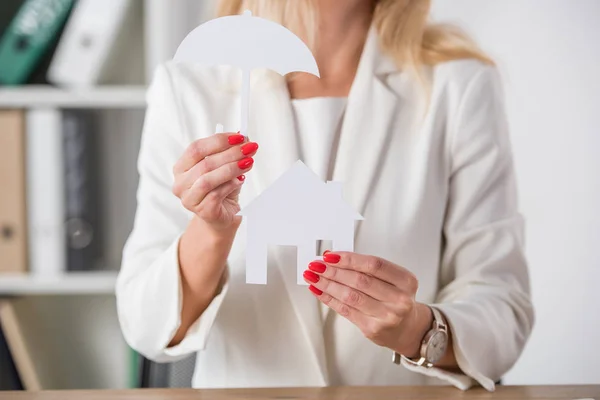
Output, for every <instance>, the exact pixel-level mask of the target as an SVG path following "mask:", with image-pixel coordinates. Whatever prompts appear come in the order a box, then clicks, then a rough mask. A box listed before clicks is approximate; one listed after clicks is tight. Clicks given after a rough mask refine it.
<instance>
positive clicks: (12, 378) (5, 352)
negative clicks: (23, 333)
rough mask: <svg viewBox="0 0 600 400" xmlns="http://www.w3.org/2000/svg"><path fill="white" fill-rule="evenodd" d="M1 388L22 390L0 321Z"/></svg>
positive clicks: (21, 383)
mask: <svg viewBox="0 0 600 400" xmlns="http://www.w3.org/2000/svg"><path fill="white" fill-rule="evenodd" d="M2 390H23V382H21V378H20V377H19V373H18V372H17V367H16V366H15V361H14V360H13V358H12V354H11V353H10V349H9V347H8V343H7V342H6V338H5V337H4V332H3V329H2V321H0V391H2Z"/></svg>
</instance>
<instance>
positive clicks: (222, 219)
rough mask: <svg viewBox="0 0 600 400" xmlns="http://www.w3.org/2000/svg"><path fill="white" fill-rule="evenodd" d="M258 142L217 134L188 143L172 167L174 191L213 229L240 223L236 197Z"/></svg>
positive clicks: (186, 206)
mask: <svg viewBox="0 0 600 400" xmlns="http://www.w3.org/2000/svg"><path fill="white" fill-rule="evenodd" d="M257 150H258V144H256V143H254V142H246V138H245V137H244V136H242V135H240V134H235V133H217V134H215V135H212V136H210V137H207V138H204V139H199V140H196V141H195V142H193V143H192V144H190V145H189V146H188V148H187V149H186V151H185V152H184V154H183V155H182V156H181V158H180V159H179V160H178V161H177V163H176V164H175V166H174V167H173V174H174V176H175V182H174V184H173V193H174V194H175V195H176V196H177V197H179V199H181V203H182V204H183V206H184V207H185V208H186V209H188V210H190V211H192V212H193V213H194V214H196V215H197V216H198V217H199V218H200V219H202V220H203V221H204V222H205V223H206V224H208V225H209V226H210V227H211V228H213V229H214V230H216V231H222V230H228V229H229V228H231V227H236V226H239V223H240V222H241V217H239V216H237V215H236V214H237V213H238V212H239V211H240V206H239V203H238V197H239V193H240V188H241V186H242V184H243V183H244V179H245V176H244V175H243V174H244V173H246V172H248V171H250V170H251V169H252V164H253V163H254V160H253V159H252V156H254V154H256V151H257Z"/></svg>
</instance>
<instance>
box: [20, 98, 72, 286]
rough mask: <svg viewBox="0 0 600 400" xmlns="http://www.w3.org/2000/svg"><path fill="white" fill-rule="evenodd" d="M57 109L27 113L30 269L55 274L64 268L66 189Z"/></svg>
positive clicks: (34, 110) (59, 118)
mask: <svg viewBox="0 0 600 400" xmlns="http://www.w3.org/2000/svg"><path fill="white" fill-rule="evenodd" d="M61 122H62V117H61V112H60V110H57V109H52V108H34V109H30V110H28V111H27V115H26V132H27V136H26V140H27V152H26V153H27V161H26V168H27V174H26V175H27V222H28V229H29V242H28V244H29V246H28V250H29V251H28V257H29V270H30V272H31V273H32V274H39V275H45V276H56V275H59V274H61V273H62V272H63V271H64V270H65V267H66V244H65V227H64V221H65V207H64V202H65V191H64V172H63V171H64V163H63V146H62V126H61V125H62V123H61Z"/></svg>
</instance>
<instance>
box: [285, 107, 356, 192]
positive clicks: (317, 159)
mask: <svg viewBox="0 0 600 400" xmlns="http://www.w3.org/2000/svg"><path fill="white" fill-rule="evenodd" d="M347 101H348V100H347V98H345V97H313V98H310V99H294V100H292V110H293V111H294V122H295V124H296V137H297V140H298V143H299V146H300V149H299V150H300V155H301V158H302V161H304V164H306V166H307V167H308V168H310V169H311V170H312V171H313V172H314V173H315V174H317V175H318V176H319V178H321V180H323V181H326V180H330V178H331V176H330V174H331V172H332V171H331V165H330V164H331V163H330V161H331V159H332V158H333V157H332V150H333V146H334V143H335V141H336V140H337V138H338V135H339V132H340V129H341V123H342V117H343V115H344V110H345V108H346V102H347Z"/></svg>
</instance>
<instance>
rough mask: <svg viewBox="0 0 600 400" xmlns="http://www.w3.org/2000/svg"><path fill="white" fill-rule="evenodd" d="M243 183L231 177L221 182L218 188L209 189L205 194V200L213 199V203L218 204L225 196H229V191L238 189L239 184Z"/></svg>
mask: <svg viewBox="0 0 600 400" xmlns="http://www.w3.org/2000/svg"><path fill="white" fill-rule="evenodd" d="M243 184H244V182H243V181H241V180H239V179H237V178H236V179H232V180H230V181H229V182H226V183H224V184H222V185H221V186H219V187H218V188H216V189H215V190H213V191H211V192H210V193H209V194H208V195H207V196H206V200H209V199H210V200H213V199H214V201H215V203H216V204H218V205H219V206H220V205H221V203H222V202H223V200H225V198H226V197H227V196H229V195H230V194H231V193H233V192H235V191H236V190H238V189H239V188H240V186H242V185H243Z"/></svg>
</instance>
